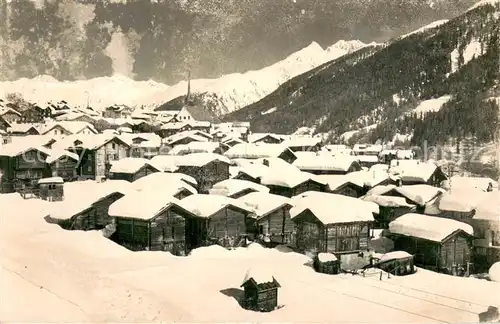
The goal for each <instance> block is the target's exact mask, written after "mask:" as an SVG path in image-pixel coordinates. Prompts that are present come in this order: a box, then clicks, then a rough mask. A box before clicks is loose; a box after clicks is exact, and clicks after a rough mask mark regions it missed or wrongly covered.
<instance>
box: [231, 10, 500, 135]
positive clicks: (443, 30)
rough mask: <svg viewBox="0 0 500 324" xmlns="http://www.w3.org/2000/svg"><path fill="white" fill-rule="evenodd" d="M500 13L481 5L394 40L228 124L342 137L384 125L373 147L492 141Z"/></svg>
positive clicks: (321, 71)
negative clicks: (437, 103) (398, 136)
mask: <svg viewBox="0 0 500 324" xmlns="http://www.w3.org/2000/svg"><path fill="white" fill-rule="evenodd" d="M499 12H500V8H499V6H498V5H497V6H496V7H495V6H493V5H483V6H479V7H477V8H475V9H473V10H470V11H468V12H466V13H464V14H462V15H460V16H458V17H456V18H454V19H451V20H449V21H447V22H445V23H443V24H442V25H440V26H438V27H435V28H430V29H427V30H424V31H421V32H418V33H414V34H411V35H408V36H406V37H402V38H400V39H396V40H394V41H391V42H389V43H387V46H385V47H383V48H380V49H378V50H377V51H376V52H375V53H373V54H372V55H364V54H366V51H367V50H365V53H363V52H361V53H360V52H356V53H353V54H352V55H351V56H350V57H345V58H342V59H340V60H337V61H334V62H331V63H328V64H326V65H325V66H323V68H318V69H316V70H315V71H313V72H311V73H307V74H304V75H302V76H300V77H298V78H295V79H294V80H291V82H289V83H288V84H285V85H283V86H282V87H281V89H278V90H277V92H275V93H274V94H272V95H270V96H268V97H266V98H264V99H262V100H261V101H259V102H257V103H255V104H253V105H250V106H248V107H246V108H244V109H242V110H240V111H237V112H235V113H233V114H231V115H229V116H228V117H227V119H228V120H230V119H238V120H250V121H252V125H253V126H254V127H255V128H254V130H255V131H270V130H273V129H274V130H275V131H280V132H291V131H294V130H296V129H297V128H299V127H301V126H309V127H313V126H317V127H316V132H331V133H332V135H333V136H334V137H335V136H338V135H340V134H342V133H343V132H346V131H350V130H356V129H359V128H361V127H365V126H369V125H374V124H378V125H379V126H378V127H377V128H375V130H374V131H373V133H372V135H371V136H370V137H371V139H372V140H373V139H377V138H385V139H388V138H391V137H392V136H393V135H394V134H395V133H396V132H399V133H408V132H411V131H414V138H413V141H414V142H415V143H420V142H421V141H422V139H424V138H425V139H426V140H427V141H428V142H430V143H432V142H438V141H444V140H446V138H447V137H451V136H453V137H461V136H467V135H471V134H473V135H475V136H477V137H478V138H480V139H481V140H482V141H488V140H491V139H492V138H493V135H494V130H495V127H496V121H497V118H496V116H497V112H498V100H497V99H495V98H498V97H499V96H500V95H499V93H498V91H499V90H498V84H499V68H500V67H499V58H500V56H499V55H500V50H499V46H500V43H499V26H500V20H499V18H500V14H499ZM361 57H364V58H363V59H361V60H359V61H358V60H353V59H352V58H361ZM287 88H289V89H290V90H291V91H288V92H287V91H286V90H285V89H287ZM442 96H449V97H450V99H449V100H448V102H446V103H445V104H444V105H443V106H442V107H441V109H439V110H437V111H434V112H427V113H425V114H423V113H412V110H413V109H415V108H416V107H417V106H418V105H419V103H420V102H422V101H424V100H428V99H433V98H439V97H442ZM272 108H276V109H273V110H272V112H270V113H265V114H263V113H264V112H268V111H269V110H270V109H272ZM405 113H406V117H402V116H403V115H405Z"/></svg>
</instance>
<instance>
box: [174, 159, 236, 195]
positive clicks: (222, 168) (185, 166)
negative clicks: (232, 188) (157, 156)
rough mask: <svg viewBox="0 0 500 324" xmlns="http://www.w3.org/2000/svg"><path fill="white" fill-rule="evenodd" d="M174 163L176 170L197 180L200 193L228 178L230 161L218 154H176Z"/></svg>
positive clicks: (206, 191)
mask: <svg viewBox="0 0 500 324" xmlns="http://www.w3.org/2000/svg"><path fill="white" fill-rule="evenodd" d="M176 164H177V166H178V167H179V170H178V172H180V173H184V174H187V175H189V176H191V177H193V178H194V179H195V180H196V181H197V183H198V188H197V189H198V192H200V193H208V190H209V189H210V188H212V186H213V185H214V184H216V183H218V182H220V181H222V180H226V179H229V165H230V164H231V161H230V160H229V159H228V158H226V157H225V156H222V155H219V154H215V153H191V154H187V155H183V156H178V157H177V159H176Z"/></svg>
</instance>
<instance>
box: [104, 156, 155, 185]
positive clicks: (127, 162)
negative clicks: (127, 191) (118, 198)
mask: <svg viewBox="0 0 500 324" xmlns="http://www.w3.org/2000/svg"><path fill="white" fill-rule="evenodd" d="M155 172H160V170H159V169H158V168H156V167H155V166H153V165H151V163H149V160H147V159H143V158H134V157H126V158H123V159H120V160H117V161H113V162H112V163H111V168H110V170H109V178H110V179H113V180H125V181H129V182H134V181H135V180H137V179H140V178H142V177H145V176H147V175H149V174H151V173H155Z"/></svg>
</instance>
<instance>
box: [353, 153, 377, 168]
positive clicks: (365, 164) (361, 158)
mask: <svg viewBox="0 0 500 324" xmlns="http://www.w3.org/2000/svg"><path fill="white" fill-rule="evenodd" d="M356 159H357V160H358V162H359V165H360V166H361V167H362V168H371V167H372V166H374V165H376V164H379V163H380V161H379V158H378V156H376V155H356Z"/></svg>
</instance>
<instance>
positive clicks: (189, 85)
mask: <svg viewBox="0 0 500 324" xmlns="http://www.w3.org/2000/svg"><path fill="white" fill-rule="evenodd" d="M191 102H192V100H191V70H189V71H188V88H187V94H186V98H185V99H184V104H186V105H187V104H189V103H191Z"/></svg>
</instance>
